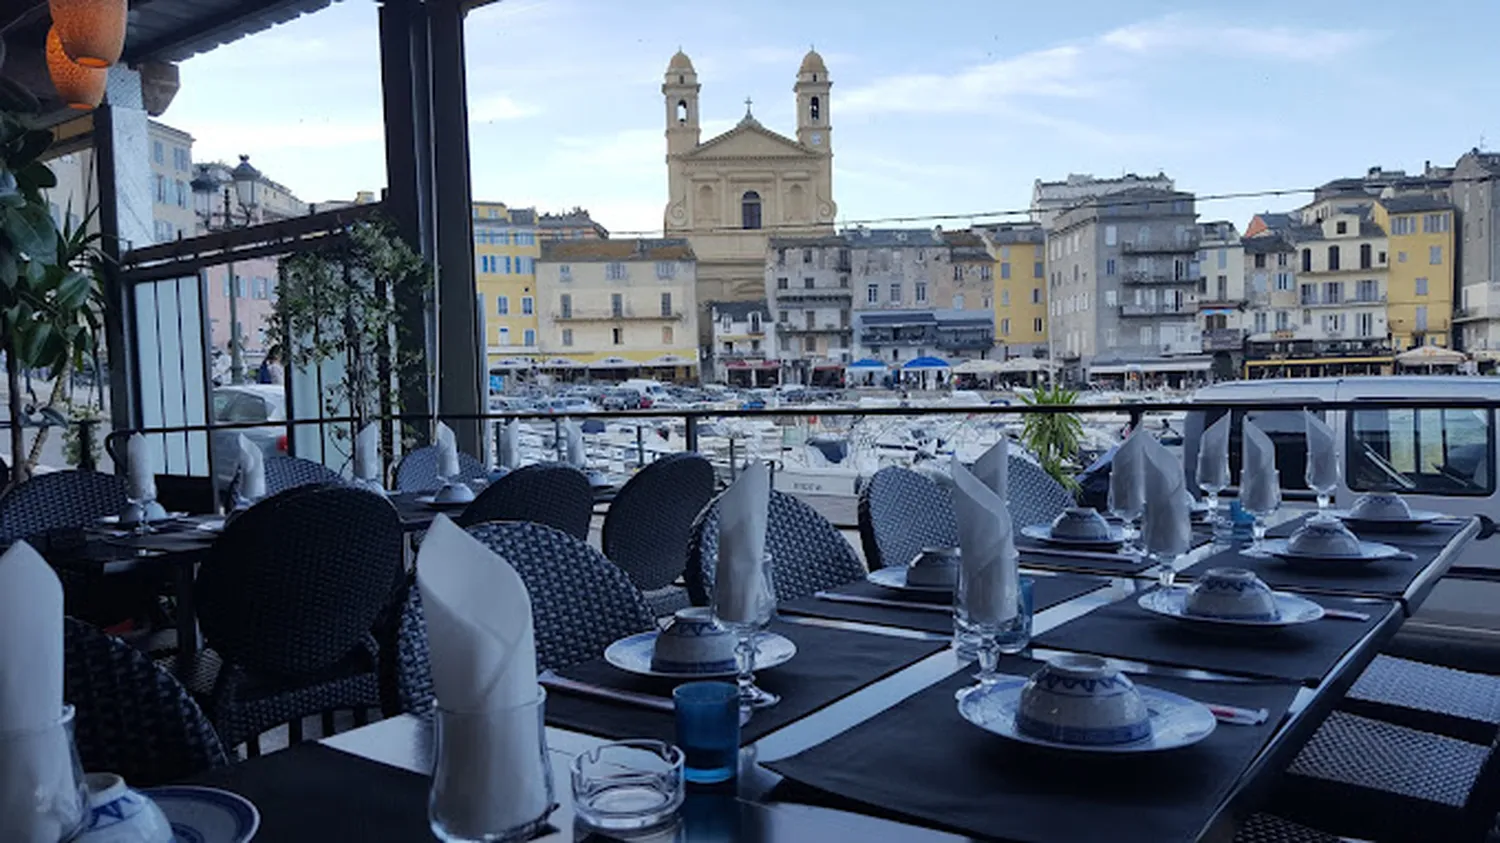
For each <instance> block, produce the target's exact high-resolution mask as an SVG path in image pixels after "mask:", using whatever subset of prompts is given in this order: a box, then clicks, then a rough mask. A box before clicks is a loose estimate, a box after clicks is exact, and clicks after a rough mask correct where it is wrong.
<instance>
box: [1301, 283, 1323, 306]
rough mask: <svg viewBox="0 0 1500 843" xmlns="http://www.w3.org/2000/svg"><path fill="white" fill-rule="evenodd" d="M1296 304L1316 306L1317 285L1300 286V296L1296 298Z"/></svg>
mask: <svg viewBox="0 0 1500 843" xmlns="http://www.w3.org/2000/svg"><path fill="white" fill-rule="evenodd" d="M1297 302H1298V303H1299V304H1317V303H1318V285H1317V284H1303V285H1302V290H1301V295H1299V296H1298V298H1297Z"/></svg>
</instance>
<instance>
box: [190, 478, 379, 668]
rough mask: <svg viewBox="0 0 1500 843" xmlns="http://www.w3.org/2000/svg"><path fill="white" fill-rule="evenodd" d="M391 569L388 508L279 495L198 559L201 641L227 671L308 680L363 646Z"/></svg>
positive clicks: (313, 490)
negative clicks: (229, 666) (306, 677)
mask: <svg viewBox="0 0 1500 843" xmlns="http://www.w3.org/2000/svg"><path fill="white" fill-rule="evenodd" d="M401 564H402V533H401V519H400V517H399V516H398V515H397V514H396V509H395V507H393V506H391V504H390V501H387V500H386V499H385V498H383V497H381V496H380V495H377V494H374V493H372V492H368V491H365V490H363V489H358V488H355V487H352V486H342V485H340V486H309V487H298V488H292V489H288V490H287V491H285V492H282V493H281V494H279V495H275V496H272V497H269V498H266V499H265V500H262V501H260V502H259V503H256V504H255V505H254V506H251V507H250V508H249V509H248V510H246V511H244V512H243V513H241V514H240V515H239V516H237V517H236V518H234V519H233V520H231V521H230V522H229V523H228V524H227V525H226V526H225V528H224V532H223V533H222V534H220V535H219V538H218V539H217V540H216V541H215V542H214V544H213V546H212V547H211V548H210V549H209V550H208V552H207V554H206V555H205V558H204V560H203V564H202V567H201V570H200V572H199V574H198V583H197V587H196V589H195V592H196V596H197V598H198V613H199V621H200V625H201V626H202V629H203V634H204V637H205V639H206V640H207V642H208V644H209V646H211V647H213V648H214V649H215V650H216V651H218V653H219V654H220V655H221V656H223V658H224V660H225V661H227V662H230V663H233V664H237V665H242V666H244V667H247V668H250V669H252V670H258V671H264V672H269V673H274V674H281V675H299V674H309V673H315V672H317V671H319V670H321V669H323V668H326V667H329V666H331V665H333V664H334V663H335V662H337V661H338V660H339V659H341V658H343V657H344V656H345V655H347V654H348V653H349V652H350V651H352V650H353V649H354V648H355V647H356V646H358V645H360V644H361V643H362V642H363V641H365V639H366V636H368V635H369V634H370V631H371V628H372V626H373V625H374V623H375V620H376V618H377V617H378V616H379V615H380V612H381V610H382V609H383V608H385V606H386V605H387V604H388V603H389V601H390V599H391V592H392V591H393V589H394V588H395V585H396V582H397V577H398V575H399V572H400V570H401Z"/></svg>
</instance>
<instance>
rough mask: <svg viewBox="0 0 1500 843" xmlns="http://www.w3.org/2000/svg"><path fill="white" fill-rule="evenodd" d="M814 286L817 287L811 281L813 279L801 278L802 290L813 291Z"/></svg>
mask: <svg viewBox="0 0 1500 843" xmlns="http://www.w3.org/2000/svg"><path fill="white" fill-rule="evenodd" d="M816 286H817V284H816V283H815V282H814V281H813V279H811V278H803V279H802V289H804V290H811V289H813V288H814V287H816Z"/></svg>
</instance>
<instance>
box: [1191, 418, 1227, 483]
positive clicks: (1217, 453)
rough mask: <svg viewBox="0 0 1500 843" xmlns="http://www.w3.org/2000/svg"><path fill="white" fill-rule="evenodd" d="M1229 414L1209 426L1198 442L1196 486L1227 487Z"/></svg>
mask: <svg viewBox="0 0 1500 843" xmlns="http://www.w3.org/2000/svg"><path fill="white" fill-rule="evenodd" d="M1232 421H1233V419H1232V418H1231V416H1230V414H1229V413H1225V414H1224V415H1222V416H1220V417H1219V420H1218V421H1216V422H1214V423H1213V424H1211V425H1209V426H1208V427H1207V428H1206V429H1205V430H1204V431H1203V436H1202V437H1201V438H1199V440H1198V486H1199V488H1202V489H1223V488H1224V487H1225V486H1228V485H1229V428H1230V424H1231V423H1232Z"/></svg>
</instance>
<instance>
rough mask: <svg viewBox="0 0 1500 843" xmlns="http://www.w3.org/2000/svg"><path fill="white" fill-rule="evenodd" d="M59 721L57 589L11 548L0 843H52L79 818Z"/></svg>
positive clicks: (31, 559) (2, 655)
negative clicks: (2, 842)
mask: <svg viewBox="0 0 1500 843" xmlns="http://www.w3.org/2000/svg"><path fill="white" fill-rule="evenodd" d="M62 713H63V593H62V584H61V583H59V582H58V580H57V575H56V574H54V573H53V572H52V569H51V568H50V567H48V565H47V563H46V562H45V561H44V560H43V559H42V557H41V556H40V555H39V554H38V553H37V552H36V551H35V550H33V549H32V548H31V546H30V545H28V544H27V543H25V542H16V543H15V544H13V545H11V547H10V549H9V550H7V551H6V552H5V554H4V555H0V732H6V733H8V734H6V735H5V737H4V742H5V745H4V747H3V748H0V784H3V787H0V840H5V841H7V843H9V841H20V843H56V841H58V840H60V839H62V837H63V833H64V831H65V830H71V828H72V826H71V823H72V822H76V820H77V819H78V817H79V816H81V811H82V810H83V807H82V799H81V797H80V796H79V793H78V789H77V783H76V781H75V780H74V778H73V761H72V748H71V745H70V744H69V741H68V734H67V732H66V731H64V730H63V729H62V728H60V727H59V726H58V720H59V719H60V718H61V717H62Z"/></svg>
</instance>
